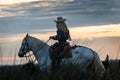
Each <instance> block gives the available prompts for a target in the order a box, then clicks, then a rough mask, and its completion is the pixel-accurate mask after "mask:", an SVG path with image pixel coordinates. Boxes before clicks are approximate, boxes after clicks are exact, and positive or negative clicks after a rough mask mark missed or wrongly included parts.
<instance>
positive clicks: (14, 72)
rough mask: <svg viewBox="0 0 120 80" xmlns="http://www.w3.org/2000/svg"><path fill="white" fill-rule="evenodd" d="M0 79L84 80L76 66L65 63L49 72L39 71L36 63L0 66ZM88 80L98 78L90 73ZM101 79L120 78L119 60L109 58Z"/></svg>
mask: <svg viewBox="0 0 120 80" xmlns="http://www.w3.org/2000/svg"><path fill="white" fill-rule="evenodd" d="M0 80H85V77H83V75H81V73H80V71H79V69H78V66H77V65H76V66H74V65H66V66H62V67H61V68H60V69H58V70H55V71H53V72H51V73H48V72H47V71H40V70H39V68H38V66H37V64H36V65H33V64H32V63H27V64H23V65H13V66H9V65H8V66H0ZM89 80H98V79H97V78H96V76H95V75H93V74H92V76H91V78H89ZM102 80H120V60H110V61H109V68H108V69H107V72H106V73H105V75H104V78H103V79H102Z"/></svg>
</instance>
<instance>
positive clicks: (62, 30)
mask: <svg viewBox="0 0 120 80" xmlns="http://www.w3.org/2000/svg"><path fill="white" fill-rule="evenodd" d="M65 21H66V19H63V17H57V20H55V22H56V27H57V35H55V36H50V37H49V39H53V40H58V43H55V44H53V45H52V46H51V47H50V50H49V51H50V57H51V59H52V64H53V65H54V63H55V61H56V59H57V60H58V64H59V63H60V59H61V57H59V56H60V54H61V53H62V51H63V50H64V47H65V46H66V45H68V46H69V43H68V42H67V41H66V40H71V37H70V34H69V30H68V28H67V25H66V24H65Z"/></svg>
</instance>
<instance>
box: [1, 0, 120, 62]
mask: <svg viewBox="0 0 120 80" xmlns="http://www.w3.org/2000/svg"><path fill="white" fill-rule="evenodd" d="M58 16H62V17H63V18H65V19H67V21H66V24H67V26H68V28H69V29H70V34H71V37H72V41H71V42H70V43H71V44H73V43H74V44H78V45H84V46H87V47H90V48H92V49H93V50H95V51H97V52H98V54H99V56H100V58H101V59H102V60H104V59H105V57H106V54H109V56H110V58H111V59H119V58H120V54H119V49H120V1H119V0H0V46H1V48H0V53H1V54H0V56H1V57H0V60H2V63H3V64H11V63H13V62H12V60H13V59H14V56H17V54H18V53H17V52H18V50H19V47H20V43H21V41H22V39H23V38H24V36H25V35H26V33H29V34H30V35H31V36H34V37H37V38H39V39H41V40H43V41H46V40H47V39H48V38H49V36H52V35H56V27H55V22H54V20H56V18H57V17H58ZM87 42H88V43H89V45H88V44H87ZM48 44H49V45H51V44H54V42H53V40H51V41H50V42H49V43H48ZM17 59H18V60H20V58H18V57H17Z"/></svg>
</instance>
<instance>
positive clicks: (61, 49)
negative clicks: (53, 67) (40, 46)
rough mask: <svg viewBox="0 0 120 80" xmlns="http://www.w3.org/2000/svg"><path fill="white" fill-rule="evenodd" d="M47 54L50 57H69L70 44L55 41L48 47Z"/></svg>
mask: <svg viewBox="0 0 120 80" xmlns="http://www.w3.org/2000/svg"><path fill="white" fill-rule="evenodd" d="M49 55H50V58H51V59H62V58H71V57H72V54H71V46H70V45H69V43H68V42H66V43H62V44H59V43H57V42H56V43H55V44H53V45H52V46H51V47H50V48H49Z"/></svg>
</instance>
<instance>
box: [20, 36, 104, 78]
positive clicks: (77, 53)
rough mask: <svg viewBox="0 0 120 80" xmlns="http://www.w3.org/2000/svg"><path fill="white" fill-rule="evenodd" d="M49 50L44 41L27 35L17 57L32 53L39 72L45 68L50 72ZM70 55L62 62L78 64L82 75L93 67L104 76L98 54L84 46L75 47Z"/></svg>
mask: <svg viewBox="0 0 120 80" xmlns="http://www.w3.org/2000/svg"><path fill="white" fill-rule="evenodd" d="M49 48H50V46H49V45H48V44H47V43H45V42H44V41H42V40H39V39H37V38H35V37H32V36H30V35H28V34H27V35H26V36H25V37H24V39H23V40H22V44H21V47H20V49H19V52H18V56H19V57H20V58H21V57H24V56H25V55H26V54H27V52H29V51H32V52H33V55H34V56H35V58H36V60H37V61H38V65H39V68H40V69H41V70H44V69H45V68H46V67H48V69H49V70H50V68H51V67H52V65H51V62H52V61H51V59H50V56H49ZM71 54H72V57H71V58H63V59H62V62H65V63H73V64H79V65H80V70H81V72H83V73H85V72H86V73H88V71H89V70H88V67H89V66H90V65H91V66H94V70H95V72H99V73H100V74H99V75H101V76H102V75H103V74H104V72H105V68H104V66H103V64H102V61H101V60H100V58H99V56H98V54H97V53H96V52H95V51H94V50H92V49H90V48H88V47H84V46H76V47H74V48H72V49H71ZM62 62H61V64H62Z"/></svg>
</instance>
